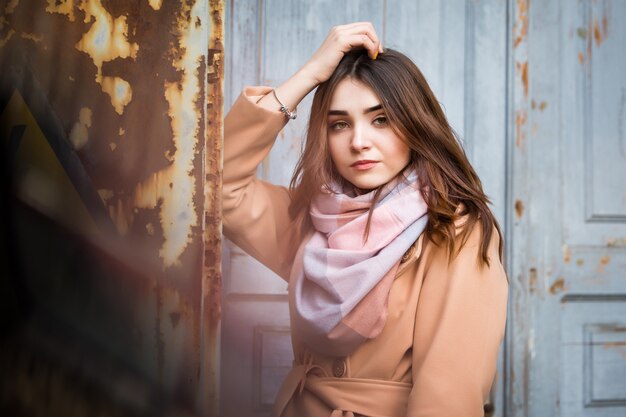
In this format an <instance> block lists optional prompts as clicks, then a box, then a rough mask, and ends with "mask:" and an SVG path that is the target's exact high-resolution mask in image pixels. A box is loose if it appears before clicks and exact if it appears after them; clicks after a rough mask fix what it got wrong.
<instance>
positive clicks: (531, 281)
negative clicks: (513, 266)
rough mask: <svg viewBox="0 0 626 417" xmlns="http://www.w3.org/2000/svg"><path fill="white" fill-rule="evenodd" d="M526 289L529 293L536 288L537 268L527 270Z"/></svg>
mask: <svg viewBox="0 0 626 417" xmlns="http://www.w3.org/2000/svg"><path fill="white" fill-rule="evenodd" d="M528 290H529V291H530V293H531V294H532V293H534V292H535V291H536V290H537V268H530V270H529V271H528Z"/></svg>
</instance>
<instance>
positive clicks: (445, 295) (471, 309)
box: [408, 227, 508, 417]
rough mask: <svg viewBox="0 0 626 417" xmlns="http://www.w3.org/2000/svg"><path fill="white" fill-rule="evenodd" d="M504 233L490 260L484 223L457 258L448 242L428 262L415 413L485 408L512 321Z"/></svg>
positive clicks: (441, 414)
mask: <svg viewBox="0 0 626 417" xmlns="http://www.w3.org/2000/svg"><path fill="white" fill-rule="evenodd" d="M497 236H498V233H494V237H493V238H492V241H491V244H490V247H489V258H490V266H487V265H483V266H480V265H479V264H478V250H479V246H478V240H479V237H480V233H479V227H476V229H474V230H473V231H472V234H471V235H470V237H469V239H468V242H467V243H466V244H465V245H464V247H463V248H462V249H461V251H460V253H459V254H458V255H457V256H456V257H455V258H454V259H453V260H452V262H448V258H447V248H446V247H445V245H443V246H442V248H434V252H435V253H436V254H435V253H433V255H434V256H432V257H431V258H430V259H429V260H428V265H426V266H425V277H424V282H423V284H422V290H421V291H422V293H421V294H420V304H419V306H418V309H417V314H416V323H415V335H414V345H413V389H412V391H411V396H410V398H409V408H408V416H410V417H450V416H467V417H482V416H483V403H484V401H485V399H486V398H487V395H488V393H489V389H490V387H491V384H492V382H493V378H494V376H495V371H496V369H495V366H496V361H497V356H498V348H499V346H500V343H501V341H502V338H503V336H504V328H505V321H506V305H507V290H508V283H507V279H506V275H505V272H504V269H503V267H502V265H501V263H500V261H499V256H498V237H497ZM431 249H433V248H432V247H431Z"/></svg>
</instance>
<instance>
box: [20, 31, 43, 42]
mask: <svg viewBox="0 0 626 417" xmlns="http://www.w3.org/2000/svg"><path fill="white" fill-rule="evenodd" d="M20 37H21V38H22V39H27V40H29V41H33V42H35V43H41V42H43V35H35V34H34V33H20Z"/></svg>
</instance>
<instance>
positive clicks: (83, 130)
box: [70, 107, 92, 150]
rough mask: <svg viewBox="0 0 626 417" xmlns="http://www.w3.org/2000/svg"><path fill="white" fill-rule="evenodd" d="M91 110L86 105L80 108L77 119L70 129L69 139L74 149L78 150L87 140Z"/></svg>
mask: <svg viewBox="0 0 626 417" xmlns="http://www.w3.org/2000/svg"><path fill="white" fill-rule="evenodd" d="M91 118H92V112H91V109H90V108H88V107H83V108H82V109H80V113H79V115H78V121H77V122H76V123H75V124H74V127H72V130H71V131H70V141H71V142H72V145H74V149H76V150H80V149H81V148H82V147H83V146H85V145H86V144H87V142H88V141H89V128H90V127H91Z"/></svg>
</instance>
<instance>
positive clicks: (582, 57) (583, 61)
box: [578, 52, 585, 65]
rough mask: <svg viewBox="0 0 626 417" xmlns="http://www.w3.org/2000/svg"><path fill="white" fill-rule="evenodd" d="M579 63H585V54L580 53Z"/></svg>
mask: <svg viewBox="0 0 626 417" xmlns="http://www.w3.org/2000/svg"><path fill="white" fill-rule="evenodd" d="M578 62H579V63H580V64H581V65H582V64H584V63H585V54H583V53H582V52H579V53H578Z"/></svg>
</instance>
